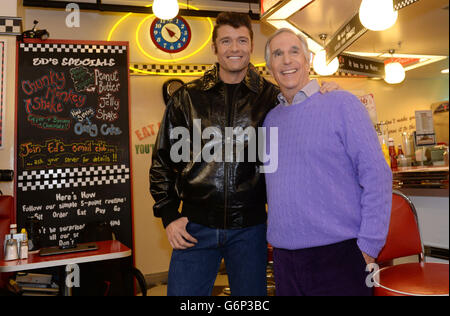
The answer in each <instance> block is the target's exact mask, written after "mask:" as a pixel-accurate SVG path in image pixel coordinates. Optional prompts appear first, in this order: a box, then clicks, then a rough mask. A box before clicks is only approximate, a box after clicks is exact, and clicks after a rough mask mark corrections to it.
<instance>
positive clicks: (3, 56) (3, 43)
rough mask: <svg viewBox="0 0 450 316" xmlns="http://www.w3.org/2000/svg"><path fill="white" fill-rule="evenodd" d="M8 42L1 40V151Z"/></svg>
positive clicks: (0, 147)
mask: <svg viewBox="0 0 450 316" xmlns="http://www.w3.org/2000/svg"><path fill="white" fill-rule="evenodd" d="M5 103H6V41H2V40H0V149H2V148H3V131H4V121H5V108H6V104H5Z"/></svg>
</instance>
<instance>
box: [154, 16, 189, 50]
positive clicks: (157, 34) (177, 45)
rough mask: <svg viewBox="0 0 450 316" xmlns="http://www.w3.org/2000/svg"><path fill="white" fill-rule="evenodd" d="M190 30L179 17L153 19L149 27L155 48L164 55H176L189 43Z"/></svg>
mask: <svg viewBox="0 0 450 316" xmlns="http://www.w3.org/2000/svg"><path fill="white" fill-rule="evenodd" d="M191 35H192V34H191V28H190V27H189V24H188V23H187V21H186V20H185V19H183V18H182V17H180V16H177V17H176V18H173V19H171V20H160V19H158V18H155V20H154V21H153V23H152V25H151V26H150V37H151V39H152V41H153V43H154V44H155V46H156V47H157V48H158V49H160V50H162V51H164V52H166V53H171V54H172V53H178V52H181V51H182V50H184V49H186V48H187V47H188V45H189V42H190V41H191Z"/></svg>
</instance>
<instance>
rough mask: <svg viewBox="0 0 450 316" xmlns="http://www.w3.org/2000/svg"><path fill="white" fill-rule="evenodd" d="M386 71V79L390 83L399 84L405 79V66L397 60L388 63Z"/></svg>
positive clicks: (385, 67)
mask: <svg viewBox="0 0 450 316" xmlns="http://www.w3.org/2000/svg"><path fill="white" fill-rule="evenodd" d="M384 72H385V75H384V81H386V82H387V83H389V84H397V83H400V82H402V81H403V80H405V76H406V75H405V68H403V66H402V64H400V63H399V62H397V61H396V62H392V63H388V64H386V65H385V66H384Z"/></svg>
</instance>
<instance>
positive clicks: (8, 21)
mask: <svg viewBox="0 0 450 316" xmlns="http://www.w3.org/2000/svg"><path fill="white" fill-rule="evenodd" d="M20 34H22V18H16V17H8V16H1V17H0V35H20Z"/></svg>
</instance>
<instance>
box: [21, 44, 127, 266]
mask: <svg viewBox="0 0 450 316" xmlns="http://www.w3.org/2000/svg"><path fill="white" fill-rule="evenodd" d="M22 43H25V44H44V45H45V44H50V45H52V44H61V45H96V46H124V47H126V65H124V66H123V72H124V75H125V71H126V80H127V87H126V88H127V98H126V102H127V107H128V109H127V110H128V111H127V112H128V122H127V127H128V131H127V133H128V146H127V147H128V152H127V155H128V165H129V183H128V185H129V194H130V201H129V207H130V212H129V214H130V217H131V218H130V219H129V223H130V227H129V228H127V229H130V230H131V232H130V234H131V244H130V245H127V246H128V247H130V248H132V249H134V248H135V238H134V214H133V212H134V207H133V206H134V201H133V181H132V179H133V166H132V156H131V141H132V135H131V132H130V128H131V103H130V101H131V100H130V71H129V57H130V56H129V43H128V42H125V41H114V42H109V41H90V40H58V39H51V40H45V41H42V40H39V39H24V40H23V41H17V44H16V77H15V78H16V87H19V80H20V78H19V63H20V60H19V46H20V44H22ZM18 98H19V89H18V88H17V89H16V91H15V118H14V135H15V137H14V168H15V170H18V141H19V140H18V117H17V115H18V107H19V103H18ZM18 176H19V175H18V172H15V185H14V213H13V214H14V218H13V221H14V222H17V212H18V209H17V206H18V201H17V199H18V196H17V189H18ZM132 261H133V265H134V262H135V256H134V251H133V255H132Z"/></svg>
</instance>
